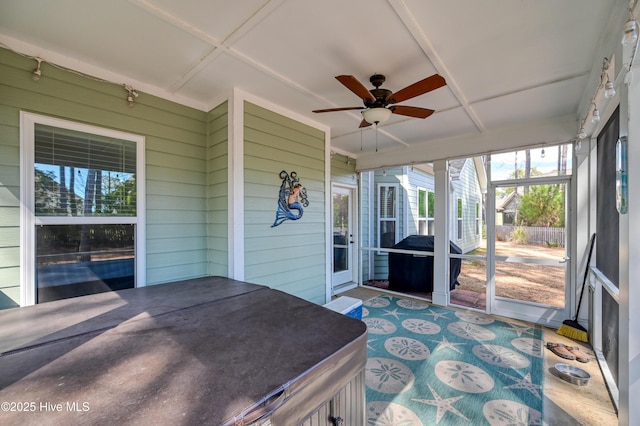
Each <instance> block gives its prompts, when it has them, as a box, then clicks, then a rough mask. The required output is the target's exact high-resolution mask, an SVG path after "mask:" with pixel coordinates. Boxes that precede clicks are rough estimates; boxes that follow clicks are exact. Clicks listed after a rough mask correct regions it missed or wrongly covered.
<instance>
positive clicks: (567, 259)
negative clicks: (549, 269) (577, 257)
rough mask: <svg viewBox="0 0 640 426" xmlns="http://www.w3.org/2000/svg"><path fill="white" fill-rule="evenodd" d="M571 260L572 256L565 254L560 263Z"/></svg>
mask: <svg viewBox="0 0 640 426" xmlns="http://www.w3.org/2000/svg"><path fill="white" fill-rule="evenodd" d="M569 260H571V258H570V257H569V256H565V257H563V258H562V260H561V261H559V262H558V263H567V261H569Z"/></svg>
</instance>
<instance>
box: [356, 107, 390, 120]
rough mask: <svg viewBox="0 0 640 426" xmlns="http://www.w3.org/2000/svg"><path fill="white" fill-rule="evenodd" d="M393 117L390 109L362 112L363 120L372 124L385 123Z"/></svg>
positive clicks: (374, 109)
mask: <svg viewBox="0 0 640 426" xmlns="http://www.w3.org/2000/svg"><path fill="white" fill-rule="evenodd" d="M389 117H391V110H390V109H388V108H369V109H366V110H364V111H362V118H364V119H365V121H366V122H367V123H370V124H380V123H384V122H385V121H387V120H388V119H389Z"/></svg>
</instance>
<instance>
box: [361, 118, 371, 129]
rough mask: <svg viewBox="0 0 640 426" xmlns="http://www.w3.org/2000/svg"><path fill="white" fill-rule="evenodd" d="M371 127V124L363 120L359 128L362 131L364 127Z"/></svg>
mask: <svg viewBox="0 0 640 426" xmlns="http://www.w3.org/2000/svg"><path fill="white" fill-rule="evenodd" d="M369 126H371V123H369V122H368V121H367V120H364V119H363V120H362V121H361V122H360V125H359V126H358V127H359V128H361V129H362V128H363V127H369Z"/></svg>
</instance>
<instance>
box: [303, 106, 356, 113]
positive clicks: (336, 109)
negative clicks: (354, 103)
mask: <svg viewBox="0 0 640 426" xmlns="http://www.w3.org/2000/svg"><path fill="white" fill-rule="evenodd" d="M352 109H364V107H342V108H327V109H316V110H313V111H312V112H333V111H349V110H352Z"/></svg>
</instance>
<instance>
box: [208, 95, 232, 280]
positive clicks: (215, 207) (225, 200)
mask: <svg viewBox="0 0 640 426" xmlns="http://www.w3.org/2000/svg"><path fill="white" fill-rule="evenodd" d="M228 108H229V107H228V102H224V103H222V104H221V105H219V106H218V107H216V108H214V109H213V110H211V111H210V112H209V113H208V114H207V202H208V209H207V211H208V213H207V215H208V218H207V219H208V220H207V222H208V230H207V236H208V242H207V247H208V250H209V254H208V259H209V269H208V271H209V275H221V276H228V274H229V256H228V250H227V248H228V246H229V237H228V229H229V219H228V204H229V189H228V183H229V148H228V147H229V124H228V121H229V114H228Z"/></svg>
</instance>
